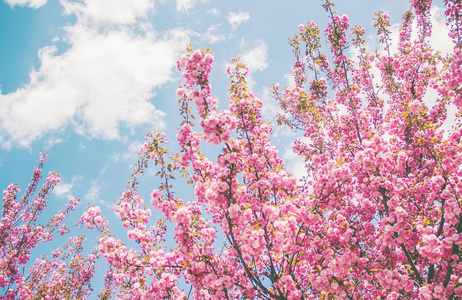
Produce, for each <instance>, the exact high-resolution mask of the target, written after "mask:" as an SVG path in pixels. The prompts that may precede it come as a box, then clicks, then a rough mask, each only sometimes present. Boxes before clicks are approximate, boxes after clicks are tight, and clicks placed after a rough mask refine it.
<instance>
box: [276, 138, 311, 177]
mask: <svg viewBox="0 0 462 300" xmlns="http://www.w3.org/2000/svg"><path fill="white" fill-rule="evenodd" d="M292 146H293V145H292ZM282 158H283V159H284V162H285V163H286V168H287V170H288V171H289V172H290V173H291V174H292V175H294V176H295V177H296V178H297V179H299V180H301V179H303V178H305V177H306V176H307V175H308V173H307V170H306V168H305V161H304V160H303V158H302V157H300V156H299V155H297V154H295V153H294V151H293V149H292V148H288V149H287V150H286V151H285V152H284V155H283V156H282Z"/></svg>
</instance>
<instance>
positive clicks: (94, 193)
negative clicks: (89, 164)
mask: <svg viewBox="0 0 462 300" xmlns="http://www.w3.org/2000/svg"><path fill="white" fill-rule="evenodd" d="M103 188H104V186H102V185H99V184H98V182H97V181H96V180H92V182H91V185H90V188H89V189H88V191H87V193H86V194H85V196H83V199H84V200H85V201H88V202H98V201H101V196H100V194H101V190H102V189H103Z"/></svg>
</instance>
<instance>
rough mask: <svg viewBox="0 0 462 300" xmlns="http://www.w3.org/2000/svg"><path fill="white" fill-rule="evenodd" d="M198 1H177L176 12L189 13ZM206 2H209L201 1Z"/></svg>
mask: <svg viewBox="0 0 462 300" xmlns="http://www.w3.org/2000/svg"><path fill="white" fill-rule="evenodd" d="M197 1H198V0H176V10H177V11H179V12H184V13H188V12H189V10H190V9H191V8H192V7H193V6H194V4H195V3H196V2H197ZM201 1H202V2H206V1H207V0H201Z"/></svg>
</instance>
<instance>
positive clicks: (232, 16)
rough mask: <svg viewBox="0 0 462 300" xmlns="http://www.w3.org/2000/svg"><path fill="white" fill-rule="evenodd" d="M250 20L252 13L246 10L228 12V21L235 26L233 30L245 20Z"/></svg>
mask: <svg viewBox="0 0 462 300" xmlns="http://www.w3.org/2000/svg"><path fill="white" fill-rule="evenodd" d="M248 20H250V15H249V13H246V12H239V13H233V12H230V13H229V14H228V22H229V24H230V25H231V27H232V28H233V30H235V29H236V28H237V27H239V25H241V24H242V23H243V22H246V21H248Z"/></svg>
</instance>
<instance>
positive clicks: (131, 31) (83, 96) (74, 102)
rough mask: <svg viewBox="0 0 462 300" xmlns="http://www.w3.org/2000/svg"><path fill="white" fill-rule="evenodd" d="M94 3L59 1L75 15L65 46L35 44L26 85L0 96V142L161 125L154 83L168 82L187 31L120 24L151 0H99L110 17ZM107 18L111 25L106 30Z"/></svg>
mask: <svg viewBox="0 0 462 300" xmlns="http://www.w3.org/2000/svg"><path fill="white" fill-rule="evenodd" d="M96 2H98V1H96V0H86V2H84V3H74V2H69V1H68V0H62V3H63V4H64V5H65V6H66V5H67V6H66V9H67V11H68V13H70V12H72V13H75V14H77V16H78V20H77V22H76V24H74V25H72V26H70V27H67V28H66V31H65V32H66V36H65V38H64V40H65V41H66V42H67V43H68V44H69V46H70V47H69V49H68V50H67V51H65V52H64V53H59V54H58V51H57V49H56V47H54V46H49V47H45V48H42V49H40V51H39V58H40V61H41V66H40V68H39V69H38V70H33V71H32V72H31V73H30V74H29V76H30V82H29V83H27V84H26V85H25V86H24V87H22V88H18V89H17V90H16V91H15V92H12V93H9V94H5V95H3V94H0V103H1V105H0V115H2V118H1V119H0V140H2V146H3V147H8V146H11V144H19V145H22V146H28V145H29V144H30V143H31V142H32V141H34V140H37V139H40V138H41V137H43V136H44V135H46V134H47V133H49V132H53V133H56V132H60V131H63V130H65V129H66V128H68V127H72V128H73V129H74V130H75V131H76V132H77V133H78V134H82V135H85V136H89V137H95V138H101V139H117V138H120V135H119V126H121V125H123V126H128V127H130V128H134V127H136V126H138V125H140V124H153V125H154V124H155V126H156V127H158V128H161V127H162V126H163V123H162V122H161V117H162V115H163V112H161V111H159V110H157V109H156V108H155V106H154V105H153V104H152V103H151V100H152V98H153V97H154V96H155V92H154V88H156V87H158V86H160V85H162V84H164V83H166V82H168V81H170V80H171V79H172V74H173V68H174V66H175V65H176V59H177V58H178V57H179V55H180V53H181V51H182V49H183V48H184V45H185V44H186V43H187V41H188V33H187V32H184V31H180V30H171V31H169V32H167V33H165V35H164V36H159V35H158V34H157V33H156V32H155V31H154V30H153V29H152V27H151V26H149V24H148V25H147V23H146V22H145V23H143V22H141V26H131V25H130V26H124V25H123V24H126V23H130V22H134V21H135V20H136V19H137V18H140V17H144V16H145V15H146V13H147V11H148V10H149V9H150V8H152V3H151V1H147V0H140V1H131V0H130V1H128V0H124V1H122V0H117V1H111V2H108V1H106V0H104V1H102V2H101V3H103V2H104V3H105V4H106V5H107V4H108V3H110V5H109V7H113V8H112V9H110V11H112V12H114V15H110V14H108V13H104V12H103V11H102V6H101V5H102V4H101V3H96ZM134 2H136V4H134ZM111 22H112V24H115V25H117V26H116V27H114V26H112V27H108V26H107V25H108V24H109V23H111ZM99 26H105V27H104V30H102V27H99Z"/></svg>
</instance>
